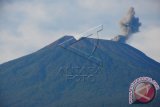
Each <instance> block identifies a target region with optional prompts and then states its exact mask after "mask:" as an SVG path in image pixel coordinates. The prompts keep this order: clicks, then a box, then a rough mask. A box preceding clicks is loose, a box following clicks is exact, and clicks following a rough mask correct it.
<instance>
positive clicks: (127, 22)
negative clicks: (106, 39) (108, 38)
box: [112, 7, 141, 43]
mask: <svg viewBox="0 0 160 107" xmlns="http://www.w3.org/2000/svg"><path fill="white" fill-rule="evenodd" d="M140 26H141V23H140V22H139V18H138V17H135V11H134V8H133V7H131V8H130V9H129V11H128V12H127V14H126V16H125V17H123V18H122V19H121V20H120V28H121V33H122V34H121V35H118V36H116V37H115V38H113V39H112V40H113V41H118V42H123V43H125V42H126V40H127V39H128V38H129V37H130V36H131V35H132V34H134V33H136V32H139V27H140Z"/></svg>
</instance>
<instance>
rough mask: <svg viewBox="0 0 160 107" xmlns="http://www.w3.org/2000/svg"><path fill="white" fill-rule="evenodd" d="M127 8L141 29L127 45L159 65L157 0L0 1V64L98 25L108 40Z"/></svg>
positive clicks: (115, 31)
mask: <svg viewBox="0 0 160 107" xmlns="http://www.w3.org/2000/svg"><path fill="white" fill-rule="evenodd" d="M131 6H132V7H134V8H135V11H136V16H138V17H139V18H140V22H141V23H142V26H141V28H140V32H139V33H136V34H135V35H133V36H132V37H131V38H130V39H129V40H128V42H127V43H128V44H129V45H131V46H133V47H135V48H137V49H139V50H141V51H143V52H144V53H145V54H147V55H148V56H149V57H151V58H153V59H155V60H157V61H159V62H160V42H159V40H160V1H159V0H0V63H3V62H6V61H9V60H12V59H15V58H18V57H20V56H24V55H26V54H29V53H32V52H34V51H37V50H38V49H40V48H42V47H44V46H46V45H48V44H50V43H52V42H54V41H55V40H56V39H58V38H60V37H62V36H64V35H77V34H79V33H81V32H84V31H85V30H87V29H89V28H91V27H94V26H96V25H99V24H103V25H104V30H103V32H102V33H101V35H100V36H101V38H105V39H111V38H112V37H114V36H116V35H117V34H120V28H119V21H120V20H121V18H122V17H123V16H124V15H125V14H126V12H127V11H128V9H129V8H130V7H131Z"/></svg>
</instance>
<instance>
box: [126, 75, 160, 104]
mask: <svg viewBox="0 0 160 107" xmlns="http://www.w3.org/2000/svg"><path fill="white" fill-rule="evenodd" d="M157 90H159V85H158V83H157V82H156V81H155V80H152V78H150V77H140V78H137V79H136V80H134V81H133V82H132V83H131V85H130V89H129V104H133V103H135V104H136V103H142V104H146V103H149V102H151V101H152V100H154V98H155V96H156V92H157Z"/></svg>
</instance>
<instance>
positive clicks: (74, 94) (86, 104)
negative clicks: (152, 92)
mask: <svg viewBox="0 0 160 107" xmlns="http://www.w3.org/2000/svg"><path fill="white" fill-rule="evenodd" d="M69 39H70V40H72V43H74V44H73V45H71V46H69V45H67V47H63V46H61V45H60V44H61V43H63V42H64V43H65V42H66V41H67V40H69ZM93 43H96V48H94V46H95V45H93ZM93 49H94V51H93ZM90 53H92V54H90ZM97 62H98V63H101V64H97ZM143 76H147V77H151V78H153V79H154V80H156V81H157V83H158V84H160V78H159V76H160V63H158V62H156V61H154V60H152V59H151V58H149V57H147V56H146V55H145V54H144V53H142V52H140V51H139V50H137V49H135V48H133V47H131V46H129V45H127V44H123V43H119V42H114V41H109V40H102V39H93V38H81V39H80V41H78V42H77V40H76V39H74V37H72V36H64V37H62V38H60V39H59V40H57V41H55V42H53V43H52V44H50V45H48V46H46V47H44V48H42V49H40V50H38V51H37V52H34V53H32V54H30V55H27V56H24V57H21V58H18V59H15V60H12V61H9V62H7V63H4V64H1V65H0V107H130V106H136V107H158V106H159V105H160V102H159V101H160V92H159V91H158V92H157V95H156V98H155V99H154V100H153V101H152V102H150V103H148V104H147V105H145V104H143V105H129V103H128V99H129V98H128V94H129V87H130V84H131V83H132V82H133V81H134V80H135V79H136V78H139V77H143Z"/></svg>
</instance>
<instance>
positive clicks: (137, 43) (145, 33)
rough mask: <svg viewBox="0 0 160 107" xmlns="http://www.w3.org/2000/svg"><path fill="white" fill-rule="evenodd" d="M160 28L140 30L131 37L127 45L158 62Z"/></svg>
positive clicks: (159, 60)
mask: <svg viewBox="0 0 160 107" xmlns="http://www.w3.org/2000/svg"><path fill="white" fill-rule="evenodd" d="M159 40H160V26H152V27H149V28H146V29H142V32H139V33H137V34H135V35H133V36H132V37H131V38H130V39H129V41H128V44H130V45H132V46H134V47H135V48H137V49H139V50H141V51H142V52H144V53H145V54H147V55H148V56H150V57H151V58H153V59H154V60H156V61H158V62H160V42H159Z"/></svg>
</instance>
